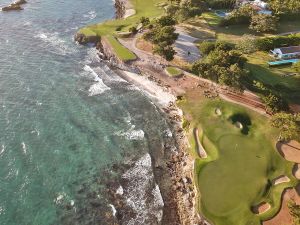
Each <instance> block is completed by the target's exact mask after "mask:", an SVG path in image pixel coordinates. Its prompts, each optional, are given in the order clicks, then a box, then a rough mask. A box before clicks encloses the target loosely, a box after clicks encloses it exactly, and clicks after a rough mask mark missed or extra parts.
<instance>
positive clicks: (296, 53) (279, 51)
mask: <svg viewBox="0 0 300 225" xmlns="http://www.w3.org/2000/svg"><path fill="white" fill-rule="evenodd" d="M271 53H272V54H273V55H274V56H275V57H277V58H279V59H292V58H299V57H300V46H290V47H283V48H275V49H274V50H273V51H271Z"/></svg>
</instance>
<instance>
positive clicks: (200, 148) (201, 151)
mask: <svg viewBox="0 0 300 225" xmlns="http://www.w3.org/2000/svg"><path fill="white" fill-rule="evenodd" d="M194 136H195V141H196V148H197V153H198V155H199V156H200V158H202V159H204V158H207V154H206V151H205V149H204V147H203V146H202V144H201V142H200V140H199V129H198V128H195V129H194Z"/></svg>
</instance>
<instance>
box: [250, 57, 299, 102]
mask: <svg viewBox="0 0 300 225" xmlns="http://www.w3.org/2000/svg"><path fill="white" fill-rule="evenodd" d="M247 59H248V62H247V65H246V67H247V69H249V70H250V72H251V76H252V78H253V79H255V80H258V81H260V82H262V83H265V84H268V85H271V88H272V89H274V90H275V91H277V92H279V93H280V94H282V95H283V97H285V98H286V99H287V100H289V101H290V102H295V103H300V76H299V75H297V76H289V77H284V76H283V75H287V74H294V73H296V71H295V70H294V69H293V68H292V67H291V66H290V65H288V66H280V67H269V66H268V65H267V62H268V61H270V60H274V59H273V58H272V57H271V56H269V55H268V54H267V53H266V52H255V53H253V54H251V55H249V56H247Z"/></svg>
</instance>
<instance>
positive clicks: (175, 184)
mask: <svg viewBox="0 0 300 225" xmlns="http://www.w3.org/2000/svg"><path fill="white" fill-rule="evenodd" d="M115 7H116V18H118V19H121V18H125V17H126V15H128V10H133V9H129V7H128V0H116V1H115ZM130 12H131V11H130ZM75 40H76V41H77V42H78V43H80V44H86V43H95V44H96V48H97V49H98V50H99V56H100V58H101V59H103V60H106V62H107V64H108V65H109V66H111V67H112V69H114V70H115V71H116V72H117V73H118V74H119V75H120V76H121V77H122V78H124V79H125V80H127V81H128V82H130V83H133V84H135V85H136V86H138V87H139V88H141V90H145V91H146V92H147V93H149V96H150V97H153V95H155V94H156V92H159V91H160V90H163V92H168V93H170V92H169V91H170V90H166V88H165V87H163V86H161V83H160V82H159V81H156V80H153V79H152V78H153V76H152V75H151V71H149V70H147V69H145V67H143V66H138V65H136V64H135V63H132V62H123V61H122V60H120V59H118V57H117V56H116V55H115V53H114V51H113V50H112V46H111V45H110V43H109V42H108V41H107V40H106V38H105V37H101V38H100V37H97V36H93V35H91V36H89V37H87V36H85V35H83V34H81V33H79V34H77V35H76V36H75ZM137 56H138V55H137ZM126 71H130V72H134V73H135V74H130V73H128V72H126ZM153 72H155V71H153ZM141 75H142V76H141ZM140 77H142V79H144V80H143V81H141V80H139V79H140ZM136 78H138V79H136ZM144 81H146V82H151V83H152V84H151V85H154V86H155V87H154V88H152V90H151V88H149V86H147V85H145V84H144ZM172 95H173V94H172ZM173 97H174V100H173V101H170V102H168V103H167V104H164V105H159V104H158V105H157V106H158V108H159V109H160V111H161V113H162V116H165V117H167V119H168V121H169V125H170V127H172V131H171V133H172V134H170V135H171V137H172V138H171V139H172V141H170V142H166V143H164V145H163V146H154V147H153V148H152V150H151V151H150V152H149V154H150V155H151V159H152V164H153V166H152V169H153V173H154V179H155V182H156V183H157V184H158V187H159V189H160V194H161V196H162V199H163V202H164V207H163V215H162V219H161V221H160V222H159V223H158V224H162V225H200V224H206V223H205V222H204V221H202V219H201V218H200V216H199V215H198V212H197V208H196V202H197V189H196V187H195V184H194V161H193V159H192V157H191V156H190V155H189V154H188V152H187V149H188V141H187V138H186V135H185V131H184V130H183V128H182V121H183V119H182V112H181V110H180V109H179V108H177V107H176V102H175V100H176V96H175V95H173ZM158 98H161V96H160V97H159V96H158ZM162 98H163V97H162ZM149 144H151V143H149ZM113 196H115V195H114V194H113ZM120 201H121V200H120V199H115V198H114V197H113V198H112V203H113V204H114V205H115V206H116V209H117V212H118V213H119V214H123V213H122V212H124V215H119V217H120V218H123V216H125V215H126V214H127V212H126V211H124V208H123V207H124V204H119V202H120ZM120 205H121V206H120ZM118 206H120V207H118ZM120 222H121V224H122V219H121V220H120ZM155 224H156V223H155Z"/></svg>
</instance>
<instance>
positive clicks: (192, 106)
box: [179, 96, 296, 225]
mask: <svg viewBox="0 0 300 225" xmlns="http://www.w3.org/2000/svg"><path fill="white" fill-rule="evenodd" d="M179 104H180V106H181V107H182V108H183V110H184V112H185V113H186V114H188V116H189V118H192V121H191V125H190V128H191V129H193V128H194V127H196V126H198V127H201V128H202V130H203V134H201V137H200V138H201V141H202V143H203V145H204V148H205V149H206V151H207V153H208V158H207V159H205V160H203V159H199V158H198V159H197V160H196V164H195V165H196V168H195V169H196V173H197V182H198V188H199V191H200V195H201V199H200V200H199V208H200V210H201V212H202V213H203V214H204V216H205V217H207V218H208V219H209V220H210V221H211V222H213V223H214V224H215V225H232V224H234V225H245V224H249V225H250V224H252V225H258V224H260V221H261V220H265V219H267V218H270V217H271V216H273V215H274V214H275V213H276V212H277V211H278V209H279V207H280V197H281V192H282V191H283V189H284V188H285V187H287V186H288V185H290V186H294V185H295V183H296V181H295V179H294V178H293V176H292V174H291V171H292V166H293V164H292V163H289V162H287V161H285V160H284V159H283V158H282V157H281V156H280V155H279V153H278V152H277V151H276V150H275V148H274V146H275V140H276V137H277V136H276V135H277V131H276V130H274V129H272V128H271V127H270V126H269V124H268V121H267V119H266V118H265V117H263V116H261V115H259V114H256V113H254V112H252V111H249V110H246V109H244V108H242V107H240V106H237V105H234V104H231V103H227V102H224V101H221V100H212V101H209V100H206V99H201V101H199V100H198V98H194V99H193V98H189V96H187V100H186V101H183V102H181V103H179ZM217 107H219V108H221V111H222V113H223V114H222V116H220V117H219V116H217V115H216V114H215V112H214V111H215V109H216V108H217ZM236 114H243V115H248V116H249V118H250V120H251V125H250V126H249V132H248V134H247V135H244V134H242V133H241V131H240V130H239V129H238V128H236V127H235V126H234V124H233V123H232V121H231V120H230V119H229V118H230V117H232V116H233V115H236ZM189 136H190V143H191V149H192V150H191V151H193V152H194V151H195V150H194V149H195V143H194V140H193V135H192V132H190V135H189ZM193 155H196V154H195V152H194V153H193ZM282 174H285V175H288V176H289V177H290V178H291V180H292V182H290V183H289V184H288V185H287V184H281V185H279V186H276V187H275V188H273V187H271V188H270V187H269V186H268V183H269V181H270V180H272V179H274V178H276V177H277V176H280V175H282ZM262 201H267V202H269V203H270V204H271V205H272V209H271V210H270V211H269V212H267V213H265V214H263V215H261V216H257V215H254V214H253V213H252V212H251V210H250V209H251V206H253V205H255V204H259V203H260V202H262Z"/></svg>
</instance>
